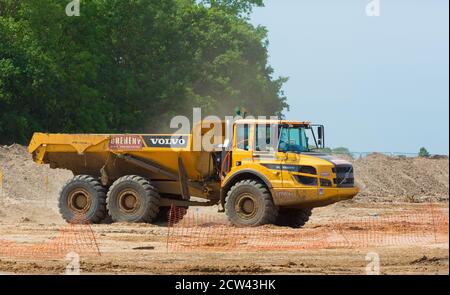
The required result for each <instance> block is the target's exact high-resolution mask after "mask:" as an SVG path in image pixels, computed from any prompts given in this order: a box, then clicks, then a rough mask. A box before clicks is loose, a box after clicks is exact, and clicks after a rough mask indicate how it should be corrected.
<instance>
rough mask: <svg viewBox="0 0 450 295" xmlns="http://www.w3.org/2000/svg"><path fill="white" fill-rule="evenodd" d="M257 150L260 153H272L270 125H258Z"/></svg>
mask: <svg viewBox="0 0 450 295" xmlns="http://www.w3.org/2000/svg"><path fill="white" fill-rule="evenodd" d="M255 141H256V142H255V150H256V151H259V152H268V151H270V147H271V142H270V125H256V136H255Z"/></svg>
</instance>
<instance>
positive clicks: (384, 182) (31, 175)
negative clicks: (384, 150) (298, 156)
mask: <svg viewBox="0 0 450 295" xmlns="http://www.w3.org/2000/svg"><path fill="white" fill-rule="evenodd" d="M348 160H350V161H351V163H352V164H353V166H354V170H355V172H354V173H355V177H356V180H357V186H358V187H359V188H360V192H359V194H358V195H357V196H356V197H355V198H353V199H351V200H347V201H341V202H338V203H335V204H333V205H329V206H325V207H320V208H314V209H313V214H312V216H311V219H310V221H309V222H308V223H307V224H306V225H305V226H304V227H302V228H300V229H295V228H290V227H283V226H277V225H270V224H269V225H263V226H259V227H236V226H233V225H232V224H229V222H228V221H227V218H226V217H225V216H224V215H223V214H222V215H219V214H218V213H217V210H218V208H217V206H210V207H195V206H193V207H189V209H187V211H184V210H185V209H184V208H176V207H173V208H171V210H170V211H169V218H168V220H167V221H166V222H156V223H153V224H146V223H138V224H130V223H126V222H115V223H109V224H108V223H107V222H105V223H104V224H89V223H88V222H82V221H81V222H75V223H66V222H65V221H64V220H63V218H62V217H61V215H60V214H59V212H58V204H57V200H58V195H59V192H60V190H61V187H62V186H63V185H64V183H66V182H67V181H68V180H69V179H71V178H72V177H73V175H72V173H71V172H70V171H68V170H64V169H50V168H49V166H48V165H36V163H34V162H33V160H32V158H31V156H30V154H29V153H28V152H27V150H26V147H24V146H20V145H12V146H3V147H0V168H1V171H2V186H1V199H0V232H1V233H2V235H1V239H0V272H2V273H18V274H20V273H22V274H30V273H31V274H32V273H39V274H63V273H65V272H66V271H67V268H68V265H69V266H70V265H71V261H73V259H74V258H73V257H72V256H70V255H68V254H70V253H77V255H79V257H78V256H77V260H76V262H77V263H79V267H80V272H82V273H91V274H100V273H106V274H175V273H177V274H180V273H181V274H211V273H224V274H267V273H270V274H299V273H304V274H366V273H367V272H369V273H370V271H377V269H376V268H375V270H373V269H372V270H371V269H370V266H371V265H373V263H374V262H377V261H378V262H379V270H378V272H379V273H381V274H448V267H449V265H448V263H449V258H448V237H449V234H448V214H449V212H448V165H449V162H448V158H447V157H445V156H440V157H430V158H422V157H408V158H407V157H391V156H386V155H383V154H377V153H373V154H369V155H367V156H365V157H362V158H360V159H359V158H358V159H352V158H348ZM178 216H183V217H184V218H182V219H181V218H178ZM178 219H181V220H178ZM78 258H79V260H78ZM368 267H369V269H368Z"/></svg>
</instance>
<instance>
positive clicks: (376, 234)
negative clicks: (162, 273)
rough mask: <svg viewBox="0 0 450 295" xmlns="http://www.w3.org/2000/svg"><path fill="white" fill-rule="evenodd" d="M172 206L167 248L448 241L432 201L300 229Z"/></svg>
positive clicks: (258, 248) (445, 216) (310, 246)
mask: <svg viewBox="0 0 450 295" xmlns="http://www.w3.org/2000/svg"><path fill="white" fill-rule="evenodd" d="M183 210H185V209H184V208H177V207H172V208H171V210H170V213H169V225H168V226H169V228H168V234H167V250H168V251H169V252H183V251H208V250H211V251H264V250H266V251H277V250H299V249H326V248H368V247H377V246H399V245H400V246H401V245H417V244H430V243H448V233H449V231H448V214H446V213H445V212H443V210H441V209H440V208H438V207H437V206H436V205H435V204H428V205H427V206H424V207H423V208H420V209H419V210H408V211H404V212H402V213H401V214H392V215H371V216H362V217H342V218H338V219H334V220H328V221H324V222H321V223H320V224H317V225H312V226H306V227H304V228H301V229H292V228H288V227H277V226H273V225H265V226H261V227H236V226H233V225H231V224H230V223H229V222H228V221H227V220H226V219H224V218H220V217H218V216H217V215H212V214H208V213H202V212H199V211H197V210H192V211H191V210H189V211H188V212H187V214H186V212H185V211H183ZM185 214H186V215H185Z"/></svg>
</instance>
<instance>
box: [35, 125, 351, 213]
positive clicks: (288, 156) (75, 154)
mask: <svg viewBox="0 0 450 295" xmlns="http://www.w3.org/2000/svg"><path fill="white" fill-rule="evenodd" d="M279 123H282V124H291V125H297V124H298V125H308V124H309V123H308V122H293V121H274V120H249V119H243V120H239V121H237V123H235V124H249V126H250V133H249V140H250V143H249V145H250V150H240V149H238V148H237V143H236V135H235V136H234V139H235V140H234V142H233V148H232V162H231V167H230V171H229V172H228V174H227V175H226V176H225V177H224V178H223V179H221V181H217V182H216V183H214V182H212V183H211V181H210V182H208V183H207V185H208V189H207V190H205V191H204V192H200V191H195V190H193V191H191V194H192V195H193V196H196V197H203V198H214V199H217V198H218V190H220V188H221V186H222V187H223V185H226V183H227V181H228V180H230V179H231V178H232V177H233V176H235V175H236V173H239V172H241V171H243V169H245V170H248V171H253V172H255V173H257V174H259V175H261V176H262V177H264V178H265V179H267V180H268V181H269V182H270V186H271V187H270V189H271V192H272V196H273V199H274V202H275V204H276V205H279V206H310V207H315V206H323V205H327V204H330V203H333V202H337V201H339V200H342V199H349V198H352V197H354V196H355V195H356V194H357V193H358V188H356V187H350V188H341V187H337V186H336V184H334V182H333V179H334V178H336V174H335V173H333V171H332V168H333V167H334V164H333V163H331V162H329V161H327V160H323V159H321V158H318V157H314V156H311V155H303V154H294V153H283V152H275V153H272V154H265V155H261V152H254V151H253V149H254V142H255V129H256V128H255V124H279ZM222 124H223V126H224V125H225V123H224V122H223V123H222ZM197 128H199V127H198V126H197ZM205 132H207V130H204V129H201V132H200V133H201V134H205ZM235 132H236V129H235ZM130 135H132V134H130ZM148 135H151V134H148ZM157 135H161V134H157ZM111 136H113V135H112V134H45V133H35V134H34V136H33V138H32V140H31V142H30V145H29V147H28V151H29V152H30V153H32V154H33V159H34V161H35V162H37V163H50V164H51V165H53V167H60V168H66V169H70V170H72V171H81V172H82V173H80V174H90V175H97V176H99V174H100V172H99V171H100V169H101V168H102V167H103V165H108V168H109V170H108V176H109V177H112V178H113V179H112V180H114V179H117V178H118V177H119V176H123V175H121V173H125V172H124V171H125V170H123V169H125V168H124V167H122V166H121V167H119V164H118V163H117V161H118V160H117V159H115V160H114V161H113V162H108V161H109V159H110V158H111V155H120V154H128V155H133V156H135V157H138V158H141V159H145V160H149V161H152V162H155V163H157V164H159V165H160V166H162V167H164V168H165V169H167V170H170V171H172V172H173V173H178V172H177V170H178V157H181V159H182V160H183V163H184V166H185V168H186V173H187V176H188V178H189V179H190V180H194V181H199V182H203V181H205V180H206V179H207V178H208V177H209V176H210V175H211V174H212V167H213V164H212V157H211V153H210V152H207V151H193V139H192V135H187V136H188V143H187V145H186V147H184V148H177V149H171V148H156V147H147V146H144V147H142V148H139V149H137V150H136V149H134V150H111V149H110V148H109V139H110V137H111ZM114 136H115V135H114ZM138 136H141V137H142V139H143V136H146V135H144V134H141V135H138ZM112 158H115V157H112ZM261 164H277V165H283V164H284V165H304V166H312V167H314V168H315V169H316V171H317V175H308V174H304V173H298V172H290V171H286V170H282V171H278V170H273V169H268V168H266V167H264V166H263V165H261ZM132 167H133V166H132ZM131 169H134V168H131ZM141 171H142V170H141ZM138 172H139V171H134V170H131V171H128V173H129V174H138ZM321 173H324V175H326V176H320V175H321ZM295 175H303V176H310V177H316V178H317V180H319V178H325V179H328V180H329V181H331V183H332V186H331V187H320V182H319V181H317V182H318V183H317V185H314V186H308V185H303V184H301V183H300V182H298V181H297V180H296V179H295V178H294V176H295ZM147 177H149V178H150V179H154V180H157V181H159V182H161V183H164V185H161V187H160V188H159V189H160V191H161V192H162V193H164V192H165V193H169V192H170V193H173V192H174V191H175V192H177V191H179V187H180V185H179V182H177V181H172V182H170V181H168V180H169V179H167V177H165V176H164V175H158V174H152V173H150V172H148V175H147ZM46 185H47V184H46ZM164 190H167V191H164ZM211 192H213V193H214V194H213V196H214V197H212V195H210V193H211Z"/></svg>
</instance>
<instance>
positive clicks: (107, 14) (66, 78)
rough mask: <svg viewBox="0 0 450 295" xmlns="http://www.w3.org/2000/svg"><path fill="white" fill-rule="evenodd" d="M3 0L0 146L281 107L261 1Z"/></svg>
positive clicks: (139, 129) (0, 11) (155, 127)
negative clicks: (75, 12)
mask: <svg viewBox="0 0 450 295" xmlns="http://www.w3.org/2000/svg"><path fill="white" fill-rule="evenodd" d="M69 2H70V1H68V0H39V1H36V0H0V144H10V143H13V142H18V143H23V144H25V143H27V142H28V141H29V139H30V137H31V135H32V133H33V132H36V131H43V132H69V133H75V132H80V133H122V132H133V133H138V132H156V131H160V130H162V129H164V128H167V127H168V125H169V120H170V118H171V117H173V116H174V115H189V114H190V113H191V112H192V108H193V107H201V108H202V113H203V114H204V115H207V114H215V115H219V116H222V115H233V112H234V109H235V108H236V107H237V106H239V107H243V108H246V109H248V110H250V111H251V113H252V114H254V115H278V116H281V115H282V111H283V110H284V109H286V108H288V105H287V102H286V97H285V96H284V94H283V92H282V86H283V83H284V82H285V81H286V78H284V77H274V75H273V69H272V68H271V67H270V65H269V64H268V53H267V46H268V40H267V31H266V29H265V28H264V27H261V26H257V27H255V26H253V25H252V24H250V22H249V13H251V11H252V8H253V7H255V6H262V5H263V3H262V0H204V1H195V0H151V1H150V0H81V1H80V16H72V17H69V16H67V15H66V13H65V10H66V6H67V4H68V3H69Z"/></svg>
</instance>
